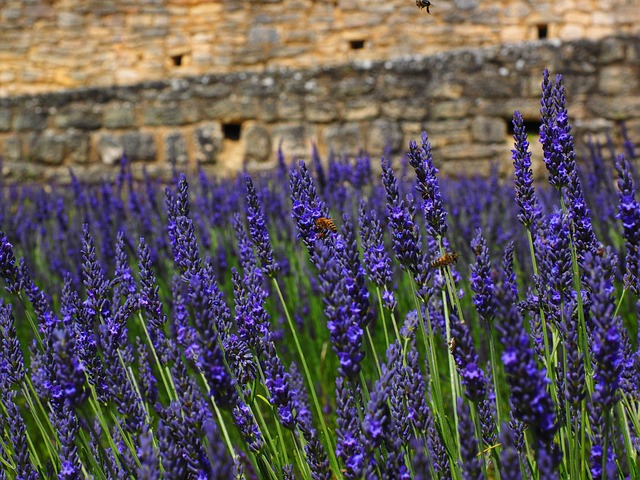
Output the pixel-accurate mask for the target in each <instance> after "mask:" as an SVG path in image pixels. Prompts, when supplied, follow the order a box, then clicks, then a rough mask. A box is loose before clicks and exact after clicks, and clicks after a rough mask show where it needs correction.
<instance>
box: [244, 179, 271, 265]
mask: <svg viewBox="0 0 640 480" xmlns="http://www.w3.org/2000/svg"><path fill="white" fill-rule="evenodd" d="M245 182H246V184H247V207H246V212H247V223H248V224H249V234H250V235H251V240H252V242H253V244H254V246H255V248H256V251H257V253H258V258H259V259H260V262H261V263H262V269H263V270H264V272H265V273H266V274H267V275H269V276H270V277H272V276H273V275H275V273H276V265H274V263H273V249H272V248H271V239H270V238H269V231H268V230H267V226H266V220H265V216H264V213H263V212H262V206H261V205H260V199H259V198H258V194H257V192H256V190H255V188H254V186H253V182H252V181H251V177H249V176H248V175H247V176H245Z"/></svg>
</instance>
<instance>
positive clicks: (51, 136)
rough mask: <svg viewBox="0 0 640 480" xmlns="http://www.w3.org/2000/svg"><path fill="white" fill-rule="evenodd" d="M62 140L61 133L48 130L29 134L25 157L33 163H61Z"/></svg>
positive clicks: (62, 159)
mask: <svg viewBox="0 0 640 480" xmlns="http://www.w3.org/2000/svg"><path fill="white" fill-rule="evenodd" d="M64 140H65V139H64V136H63V135H56V134H55V133H52V132H48V131H47V132H44V133H42V134H39V133H34V134H31V135H30V138H29V144H28V145H29V152H28V153H27V157H28V158H29V159H30V160H31V161H33V162H35V163H44V164H47V165H61V164H62V162H63V161H64V144H65V141H64Z"/></svg>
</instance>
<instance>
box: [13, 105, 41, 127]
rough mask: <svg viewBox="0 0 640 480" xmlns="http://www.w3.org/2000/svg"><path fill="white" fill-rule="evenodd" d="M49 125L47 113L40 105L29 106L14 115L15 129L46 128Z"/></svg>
mask: <svg viewBox="0 0 640 480" xmlns="http://www.w3.org/2000/svg"><path fill="white" fill-rule="evenodd" d="M46 127H47V114H46V112H44V111H43V110H42V109H41V108H39V107H35V108H34V107H27V108H26V109H25V110H21V111H19V112H18V113H17V114H15V116H14V117H13V129H14V130H16V131H18V132H26V131H33V130H44V129H45V128H46Z"/></svg>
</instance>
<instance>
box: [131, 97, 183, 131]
mask: <svg viewBox="0 0 640 480" xmlns="http://www.w3.org/2000/svg"><path fill="white" fill-rule="evenodd" d="M142 116H143V123H144V125H184V124H185V123H188V122H187V121H186V118H185V115H184V110H183V108H182V105H181V104H179V103H176V102H171V103H165V104H161V105H150V106H148V107H146V108H145V109H144V110H143V112H142Z"/></svg>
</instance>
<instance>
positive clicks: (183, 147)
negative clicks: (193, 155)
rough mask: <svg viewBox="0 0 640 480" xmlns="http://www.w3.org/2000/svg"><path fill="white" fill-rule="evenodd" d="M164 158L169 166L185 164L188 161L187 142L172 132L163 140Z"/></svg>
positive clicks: (178, 134) (178, 133)
mask: <svg viewBox="0 0 640 480" xmlns="http://www.w3.org/2000/svg"><path fill="white" fill-rule="evenodd" d="M164 158H165V159H166V160H167V161H168V162H169V163H171V164H185V163H187V162H188V161H189V154H188V152H187V142H186V141H185V139H184V136H183V135H182V133H180V132H172V133H170V134H169V135H167V136H166V137H165V139H164Z"/></svg>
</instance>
